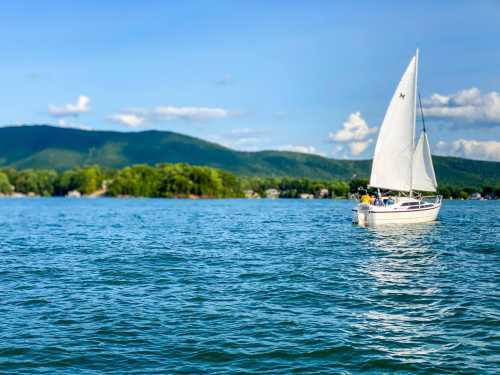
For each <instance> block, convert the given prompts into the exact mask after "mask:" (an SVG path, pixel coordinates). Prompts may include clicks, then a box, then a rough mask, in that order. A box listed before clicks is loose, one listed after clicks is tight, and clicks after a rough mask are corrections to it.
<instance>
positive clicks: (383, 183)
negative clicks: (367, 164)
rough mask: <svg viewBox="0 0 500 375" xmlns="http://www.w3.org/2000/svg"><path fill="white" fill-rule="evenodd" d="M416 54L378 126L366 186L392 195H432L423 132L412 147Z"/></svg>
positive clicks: (432, 178) (431, 172)
mask: <svg viewBox="0 0 500 375" xmlns="http://www.w3.org/2000/svg"><path fill="white" fill-rule="evenodd" d="M417 75H418V50H417V53H416V54H415V56H414V57H413V58H412V60H411V61H410V64H409V65H408V67H407V68H406V71H405V73H404V74H403V77H402V78H401V81H400V82H399V85H398V87H397V88H396V91H395V92H394V95H393V96H392V99H391V102H390V104H389V107H388V108H387V112H386V114H385V117H384V121H383V122H382V125H381V126H380V131H379V134H378V139H377V144H376V146H375V153H374V155H373V164H372V173H371V176H370V184H369V186H372V187H376V188H381V189H389V190H396V191H412V190H420V191H436V186H437V184H436V177H435V175H434V168H433V167H432V158H431V154H430V150H429V143H428V141H427V135H426V133H425V131H424V132H423V133H422V136H421V137H420V140H419V142H418V145H417V147H415V122H416V110H417V109H416V107H417V106H416V104H417V101H416V99H417Z"/></svg>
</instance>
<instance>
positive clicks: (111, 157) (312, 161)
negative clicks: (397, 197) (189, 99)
mask: <svg viewBox="0 0 500 375" xmlns="http://www.w3.org/2000/svg"><path fill="white" fill-rule="evenodd" d="M434 160H435V169H436V175H437V178H438V182H439V183H441V184H454V185H463V186H474V185H484V184H485V183H486V184H487V183H492V184H493V183H498V182H499V181H500V163H498V162H487V161H478V160H468V159H460V158H454V157H442V156H435V157H434ZM180 162H183V163H189V164H194V165H207V166H211V167H216V168H221V169H224V170H227V171H230V172H233V173H235V174H238V175H247V176H290V177H309V178H317V179H332V178H338V179H351V178H352V177H353V176H357V177H368V175H369V171H370V165H371V161H370V160H337V159H329V158H324V157H321V156H317V155H309V154H301V153H296V152H286V151H260V152H242V151H235V150H231V149H229V148H226V147H223V146H220V145H218V144H215V143H211V142H207V141H204V140H201V139H198V138H194V137H190V136H187V135H182V134H178V133H173V132H169V131H158V130H149V131H143V132H133V133H132V132H115V131H90V130H79V129H71V128H60V127H54V126H49V125H31V126H7V127H2V128H0V166H2V167H6V166H12V167H15V168H18V169H25V168H51V169H57V170H63V169H68V168H72V167H75V166H83V165H90V164H98V165H101V166H104V167H109V168H121V167H124V166H127V165H132V164H140V163H145V164H151V165H154V164H157V163H180Z"/></svg>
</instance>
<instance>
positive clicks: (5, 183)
mask: <svg viewBox="0 0 500 375" xmlns="http://www.w3.org/2000/svg"><path fill="white" fill-rule="evenodd" d="M0 193H1V194H9V193H12V186H11V184H10V181H9V178H8V177H7V175H6V174H5V173H3V172H0Z"/></svg>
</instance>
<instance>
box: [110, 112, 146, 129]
mask: <svg viewBox="0 0 500 375" xmlns="http://www.w3.org/2000/svg"><path fill="white" fill-rule="evenodd" d="M108 119H109V120H111V121H113V122H115V123H117V124H121V125H126V126H130V127H131V128H137V127H139V126H141V125H142V124H143V122H144V116H142V115H141V114H138V113H131V112H130V113H117V114H115V115H111V116H109V117H108Z"/></svg>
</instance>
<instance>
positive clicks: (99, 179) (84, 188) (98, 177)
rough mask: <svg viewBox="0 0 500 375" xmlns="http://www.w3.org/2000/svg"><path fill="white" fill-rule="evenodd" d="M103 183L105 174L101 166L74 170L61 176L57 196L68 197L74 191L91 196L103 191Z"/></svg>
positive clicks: (57, 186)
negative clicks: (100, 190)
mask: <svg viewBox="0 0 500 375" xmlns="http://www.w3.org/2000/svg"><path fill="white" fill-rule="evenodd" d="M103 181H104V172H103V171H102V169H101V168H100V167H99V166H90V167H85V168H74V169H70V170H68V171H66V172H64V173H63V174H62V175H60V176H59V178H58V180H57V184H56V188H55V191H56V194H57V195H66V194H67V193H68V192H70V191H72V190H77V191H79V192H80V193H81V194H86V195H89V194H92V193H94V192H96V191H97V190H99V189H101V187H102V184H103Z"/></svg>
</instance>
